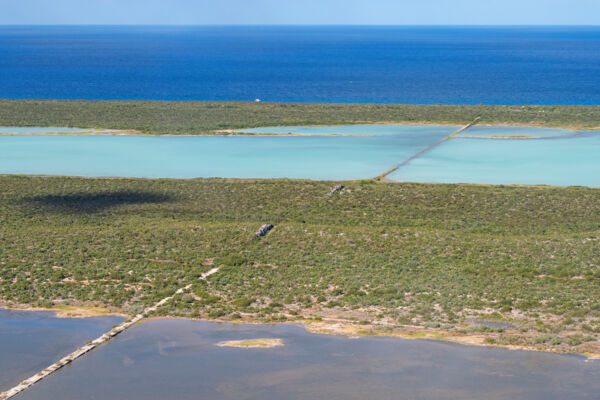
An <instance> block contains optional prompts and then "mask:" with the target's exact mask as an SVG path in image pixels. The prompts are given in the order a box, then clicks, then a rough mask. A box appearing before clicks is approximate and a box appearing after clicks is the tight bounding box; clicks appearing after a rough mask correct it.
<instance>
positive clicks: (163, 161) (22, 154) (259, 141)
mask: <svg viewBox="0 0 600 400" xmlns="http://www.w3.org/2000/svg"><path fill="white" fill-rule="evenodd" d="M453 130H455V129H454V127H400V128H398V129H397V134H393V135H389V134H386V135H383V134H382V135H377V136H344V137H334V136H306V137H300V136H291V137H287V136H257V137H252V136H201V137H181V136H180V137H177V136H160V137H152V136H110V135H107V136H98V135H94V136H73V135H64V136H47V135H46V136H45V135H36V136H0V153H1V154H2V157H0V173H3V174H49V175H75V176H121V177H153V178H154V177H156V178H193V177H233V178H297V179H325V180H327V179H331V180H333V179H361V178H372V177H374V176H377V175H379V174H381V173H383V172H384V171H386V170H388V169H390V168H391V167H392V166H393V165H395V164H396V163H397V162H398V160H402V159H405V158H407V157H410V156H411V155H412V154H414V153H416V152H418V151H419V150H421V149H423V148H425V147H427V146H429V145H430V144H431V143H435V142H436V141H439V140H440V139H442V138H443V137H445V136H446V135H448V134H450V133H452V132H453Z"/></svg>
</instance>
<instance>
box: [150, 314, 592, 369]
mask: <svg viewBox="0 0 600 400" xmlns="http://www.w3.org/2000/svg"><path fill="white" fill-rule="evenodd" d="M152 321H201V322H210V323H219V324H232V325H243V324H245V325H270V326H276V325H296V326H300V327H302V328H303V329H305V330H306V331H307V332H309V333H313V334H316V335H336V336H346V337H347V338H348V339H359V338H361V337H373V336H378V337H387V338H397V339H405V340H418V339H421V340H435V341H441V342H449V343H456V344H459V345H462V346H477V347H496V348H500V349H505V350H520V351H534V352H539V353H548V354H559V355H572V356H579V357H584V358H585V359H587V360H600V352H599V353H589V352H583V353H570V352H564V351H558V350H554V349H551V348H547V349H540V348H535V347H531V346H520V345H504V344H501V343H487V342H486V341H485V339H486V338H489V337H491V335H485V334H467V335H458V334H453V333H452V331H447V330H440V329H438V330H434V329H429V328H422V327H405V329H404V330H403V331H402V330H401V331H396V332H383V331H377V330H375V329H373V328H377V327H385V326H386V325H374V324H370V325H361V324H360V323H357V322H352V321H345V322H339V321H327V320H322V321H316V320H311V319H304V320H301V319H298V320H294V321H278V322H273V323H269V322H266V321H259V320H256V319H252V318H249V319H242V320H233V321H230V320H219V319H210V318H193V317H177V316H156V317H149V318H146V319H144V320H143V321H140V322H138V323H139V324H143V323H146V322H152ZM388 326H391V325H388Z"/></svg>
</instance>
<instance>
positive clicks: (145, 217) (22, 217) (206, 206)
mask: <svg viewBox="0 0 600 400" xmlns="http://www.w3.org/2000/svg"><path fill="white" fill-rule="evenodd" d="M336 184H338V183H334V182H317V181H293V180H247V181H246V180H233V179H193V180H169V179H162V180H160V179H159V180H151V179H85V178H65V177H23V176H2V177H0V188H1V189H0V299H1V300H2V301H4V302H5V303H12V304H15V305H16V304H26V305H31V306H37V307H57V306H64V305H72V306H78V305H85V306H87V307H91V306H94V305H95V306H97V307H107V308H110V309H111V310H113V311H122V312H126V313H129V314H134V313H136V312H139V311H140V310H141V309H142V308H143V307H144V306H148V305H150V304H152V303H153V302H155V301H157V300H158V299H161V298H163V297H166V296H170V295H172V294H173V293H174V291H175V290H176V289H178V288H180V287H184V286H186V285H188V284H192V287H191V290H188V291H186V292H185V293H183V294H180V295H177V296H176V297H175V299H174V301H171V302H169V303H167V304H165V305H164V306H163V307H161V308H160V309H159V310H158V312H157V315H162V316H178V317H190V318H207V319H218V320H225V321H260V322H290V321H300V322H302V321H306V322H311V321H320V322H324V323H325V322H328V323H332V324H355V325H356V326H357V327H358V328H357V329H353V330H352V331H353V332H355V331H357V330H362V331H365V332H366V331H368V332H376V333H381V332H383V333H385V332H388V333H390V334H393V333H394V332H396V331H397V333H399V334H405V333H406V332H407V330H409V331H410V332H408V333H406V334H410V335H412V334H415V335H422V336H425V337H427V336H428V335H427V334H425V333H423V330H432V332H439V331H445V332H451V334H452V335H453V336H456V335H471V336H472V335H483V336H485V338H486V339H485V340H487V341H488V342H489V343H490V344H508V345H512V346H527V347H531V348H539V349H554V350H559V351H577V352H580V353H583V352H589V353H598V352H599V351H598V350H599V347H598V345H599V342H598V339H599V338H600V302H599V300H598V299H600V190H598V189H591V188H583V187H570V188H552V187H516V186H511V187H508V186H506V187H503V186H485V185H435V184H389V183H381V182H375V181H350V182H343V184H344V185H345V189H344V190H342V191H340V192H338V193H336V194H335V195H333V196H329V192H330V191H331V188H332V187H333V186H335V185H336ZM267 223H271V224H274V226H275V227H274V229H273V230H272V231H270V232H269V234H268V235H266V236H265V237H263V238H261V239H255V238H254V233H255V232H256V231H257V229H258V228H259V227H260V226H261V225H263V224H267ZM216 267H219V268H220V269H219V271H218V272H217V273H215V274H214V275H211V276H209V277H208V278H207V279H206V280H203V279H200V277H201V276H202V274H203V273H205V272H206V271H208V270H210V269H213V268H216ZM403 332H404V333H403ZM436 335H437V334H436ZM429 336H430V335H429ZM482 340H483V339H482ZM486 343H487V342H486Z"/></svg>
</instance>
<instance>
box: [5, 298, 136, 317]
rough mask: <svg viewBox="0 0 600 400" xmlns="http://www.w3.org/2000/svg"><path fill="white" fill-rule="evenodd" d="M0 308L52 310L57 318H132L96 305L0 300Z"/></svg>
mask: <svg viewBox="0 0 600 400" xmlns="http://www.w3.org/2000/svg"><path fill="white" fill-rule="evenodd" d="M0 308H2V309H5V310H9V311H32V312H36V311H37V312H50V313H52V314H54V316H55V317H56V318H61V319H63V318H70V319H84V318H93V317H122V318H126V319H127V318H130V315H129V314H126V313H124V312H122V311H116V310H110V309H108V308H104V307H94V306H90V307H87V306H58V307H34V306H29V305H26V304H8V303H5V302H3V301H0Z"/></svg>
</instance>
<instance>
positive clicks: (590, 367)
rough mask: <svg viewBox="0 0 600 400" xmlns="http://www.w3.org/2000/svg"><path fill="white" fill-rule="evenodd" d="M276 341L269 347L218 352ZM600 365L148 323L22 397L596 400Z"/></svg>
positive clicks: (425, 345)
mask: <svg viewBox="0 0 600 400" xmlns="http://www.w3.org/2000/svg"><path fill="white" fill-rule="evenodd" d="M253 338H279V339H283V342H284V346H281V347H275V348H271V349H242V348H229V347H218V346H215V344H216V343H219V342H222V341H229V340H245V339H253ZM599 374H600V362H595V361H589V362H588V361H586V360H585V359H583V358H581V357H575V356H565V355H556V354H545V353H536V352H526V351H510V350H505V349H498V348H484V347H471V346H461V345H456V344H451V343H444V342H437V341H425V340H406V339H395V338H381V337H378V338H375V337H363V338H360V339H348V338H346V337H341V336H328V335H315V334H311V333H307V332H306V331H305V330H304V329H303V328H302V327H299V326H293V325H276V326H265V325H243V324H218V323H209V322H200V321H182V320H178V321H167V320H163V321H151V322H146V323H143V324H141V325H136V326H134V327H132V328H131V329H129V330H128V331H126V332H125V333H123V334H122V335H121V336H119V337H117V338H116V339H115V340H113V341H111V342H109V343H108V344H106V345H104V346H102V347H100V348H98V349H97V350H95V351H93V352H91V353H90V354H88V355H86V356H85V357H83V358H81V359H79V360H76V361H75V362H74V363H73V364H72V365H71V367H69V368H65V369H63V370H60V371H59V372H57V373H56V374H54V375H53V376H51V377H49V378H48V379H45V380H44V381H42V382H40V383H39V384H37V385H35V386H34V387H32V388H31V389H29V390H27V391H26V392H24V393H23V394H21V395H19V399H23V400H35V399H44V400H52V399H61V400H68V399H77V400H85V399H130V400H137V399H139V400H142V399H143V400H152V399H169V398H177V399H181V400H186V399H190V400H192V399H199V398H205V399H215V400H218V399H236V400H238V399H308V398H311V399H344V400H346V399H361V400H362V399H397V398H403V399H412V398H419V399H458V398H460V399H482V398H485V399H489V400H493V399H509V398H527V399H532V400H533V399H544V400H551V399H561V400H562V399H571V400H577V399H593V398H597V394H598V393H599V392H600V381H599V380H598V379H597V378H598V376H600V375H599Z"/></svg>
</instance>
